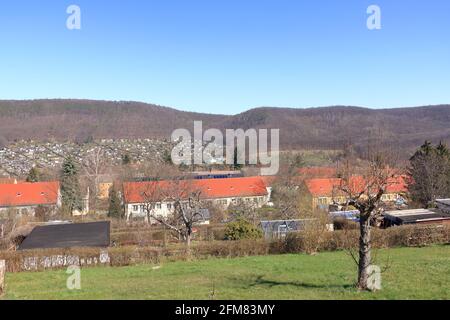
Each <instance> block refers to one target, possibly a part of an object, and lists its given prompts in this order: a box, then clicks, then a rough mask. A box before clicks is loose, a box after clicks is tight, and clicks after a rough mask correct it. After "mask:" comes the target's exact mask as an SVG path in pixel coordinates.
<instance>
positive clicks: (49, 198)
mask: <svg viewBox="0 0 450 320" xmlns="http://www.w3.org/2000/svg"><path fill="white" fill-rule="evenodd" d="M60 206H61V195H60V187H59V182H36V183H27V182H19V183H12V184H0V214H3V213H5V212H7V211H10V210H16V211H17V213H19V214H27V215H34V214H35V210H36V208H38V207H43V208H46V209H48V210H50V211H53V210H56V209H57V208H59V207H60Z"/></svg>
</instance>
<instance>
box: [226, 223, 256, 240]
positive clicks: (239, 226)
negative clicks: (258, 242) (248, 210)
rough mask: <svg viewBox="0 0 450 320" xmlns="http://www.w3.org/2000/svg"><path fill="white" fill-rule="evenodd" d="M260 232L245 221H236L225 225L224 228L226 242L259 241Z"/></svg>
mask: <svg viewBox="0 0 450 320" xmlns="http://www.w3.org/2000/svg"><path fill="white" fill-rule="evenodd" d="M260 238H262V230H261V229H259V228H257V227H255V226H254V225H253V224H251V223H250V222H248V221H247V220H245V219H238V220H236V221H234V222H230V223H228V224H227V226H226V228H225V239H226V240H242V239H260Z"/></svg>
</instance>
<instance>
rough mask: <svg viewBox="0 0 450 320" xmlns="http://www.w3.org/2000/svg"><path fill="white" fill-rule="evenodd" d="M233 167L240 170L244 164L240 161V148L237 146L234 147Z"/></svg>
mask: <svg viewBox="0 0 450 320" xmlns="http://www.w3.org/2000/svg"><path fill="white" fill-rule="evenodd" d="M233 168H234V169H235V170H240V169H241V168H242V164H240V163H239V150H238V148H237V147H235V148H234V154H233Z"/></svg>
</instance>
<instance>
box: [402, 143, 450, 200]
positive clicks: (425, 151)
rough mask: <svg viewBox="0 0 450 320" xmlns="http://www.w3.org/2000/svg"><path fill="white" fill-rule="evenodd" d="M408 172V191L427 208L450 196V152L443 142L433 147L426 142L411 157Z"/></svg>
mask: <svg viewBox="0 0 450 320" xmlns="http://www.w3.org/2000/svg"><path fill="white" fill-rule="evenodd" d="M408 171H409V178H410V179H409V186H408V189H409V192H410V194H411V197H412V199H413V200H414V201H416V202H418V203H421V204H422V205H423V206H425V207H427V206H434V201H435V200H436V199H438V198H448V197H449V196H450V152H449V150H448V148H447V146H446V145H445V144H443V143H442V142H441V143H439V145H437V146H433V145H432V144H431V143H430V142H429V141H425V143H424V144H423V145H422V146H421V147H420V148H419V149H418V150H417V151H416V152H415V153H414V155H413V156H412V157H411V159H410V166H409V170H408Z"/></svg>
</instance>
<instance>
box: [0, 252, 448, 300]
mask: <svg viewBox="0 0 450 320" xmlns="http://www.w3.org/2000/svg"><path fill="white" fill-rule="evenodd" d="M377 256H378V261H379V264H380V265H383V264H384V263H385V262H386V261H387V260H388V258H389V259H390V261H391V263H390V265H391V266H390V268H389V269H388V270H387V271H386V272H385V273H383V275H382V279H383V282H382V284H383V290H382V291H380V292H377V293H361V292H357V291H356V290H355V289H354V287H353V284H354V282H355V277H356V266H355V264H354V262H353V261H352V260H351V258H350V257H349V255H348V254H347V253H345V252H325V253H320V254H317V255H315V256H309V255H303V254H291V255H274V256H260V257H245V258H235V259H209V260H202V261H192V262H181V261H180V262H170V263H165V264H163V265H162V266H161V267H160V268H159V269H154V266H150V265H140V266H131V267H121V268H112V267H98V268H86V269H83V270H82V271H81V286H82V289H81V290H79V291H70V290H68V289H66V280H67V277H68V275H67V274H66V273H65V270H59V271H48V272H39V273H17V274H7V277H6V283H7V294H6V297H5V298H6V299H211V292H212V291H214V292H215V294H214V299H450V246H435V247H428V248H397V249H389V250H381V251H378V253H377Z"/></svg>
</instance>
